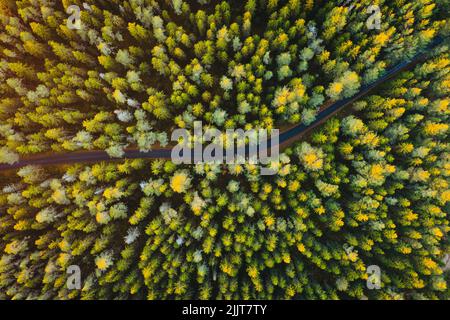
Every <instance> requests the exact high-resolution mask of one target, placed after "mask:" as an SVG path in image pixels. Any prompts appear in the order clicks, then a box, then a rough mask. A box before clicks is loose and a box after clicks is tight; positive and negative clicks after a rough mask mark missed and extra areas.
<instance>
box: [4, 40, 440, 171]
mask: <svg viewBox="0 0 450 320" xmlns="http://www.w3.org/2000/svg"><path fill="white" fill-rule="evenodd" d="M443 41H444V40H443V39H442V38H436V39H435V40H434V41H433V42H432V43H431V44H430V45H429V46H428V47H427V48H426V49H425V50H423V51H422V52H420V53H418V54H416V55H415V56H414V57H413V58H412V59H410V60H409V61H407V62H402V63H399V64H397V65H396V66H394V67H392V68H391V69H389V70H388V71H387V72H386V73H385V74H384V75H383V76H382V77H380V78H379V79H378V80H376V81H375V82H373V83H371V84H369V85H365V86H363V87H361V88H360V90H359V92H358V93H357V94H355V95H354V96H352V97H350V98H347V99H343V100H340V101H337V102H334V103H332V104H331V105H329V106H328V107H326V108H324V109H323V108H322V111H320V112H319V113H318V115H317V118H316V120H315V121H314V122H312V123H311V124H309V125H304V124H298V125H296V126H294V127H292V128H289V129H287V130H285V131H283V132H282V133H280V140H279V141H280V142H279V143H280V146H283V147H285V146H287V145H289V144H291V143H293V142H294V141H296V140H297V139H298V138H300V137H301V136H302V135H303V134H305V133H306V132H308V131H310V130H311V129H313V128H315V127H317V126H318V125H319V124H321V123H323V122H324V121H326V120H327V119H329V118H330V117H332V116H333V115H335V114H336V113H338V112H339V111H341V110H343V109H344V108H346V107H348V106H350V105H351V104H352V103H353V102H355V101H356V100H358V99H360V98H361V97H363V96H365V95H367V94H368V93H369V92H371V91H372V90H373V89H375V88H376V87H378V86H379V85H381V84H383V83H385V82H386V81H387V80H389V79H391V78H393V77H394V76H395V75H397V74H398V73H400V72H401V71H404V70H406V69H408V68H410V67H412V66H414V65H415V64H416V63H418V62H419V61H420V60H421V59H422V58H424V57H425V56H426V55H427V53H428V52H429V51H431V50H433V49H434V48H435V47H437V46H438V45H440V44H441V43H442V42H443ZM124 151H125V154H124V156H123V157H121V158H111V157H110V156H109V155H108V154H107V153H106V152H105V151H101V150H93V151H89V150H87V151H79V152H68V153H56V154H52V155H48V154H44V155H35V156H30V157H27V158H23V159H20V160H19V161H18V162H16V163H14V164H11V165H9V164H0V171H2V170H10V169H17V168H21V167H25V166H28V165H58V164H71V163H83V162H86V163H90V162H99V161H117V160H123V159H171V153H172V150H171V149H170V148H160V149H154V150H150V151H147V152H143V151H139V150H137V149H126V150H124Z"/></svg>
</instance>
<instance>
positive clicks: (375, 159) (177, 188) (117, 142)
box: [0, 0, 450, 300]
mask: <svg viewBox="0 0 450 320" xmlns="http://www.w3.org/2000/svg"><path fill="white" fill-rule="evenodd" d="M368 8H369V9H368ZM449 11H450V4H449V3H448V1H445V0H444V1H439V0H435V1H433V0H412V1H406V0H396V1H387V0H386V1H384V0H376V1H375V0H362V1H358V2H353V1H344V0H331V1H323V0H245V1H238V0H228V1H214V0H191V1H188V0H108V1H106V0H95V1H94V0H85V1H81V0H18V1H12V0H4V1H2V2H1V3H0V97H1V99H0V164H5V165H13V164H15V163H19V162H20V161H21V160H22V159H29V158H30V159H31V158H32V157H34V156H37V155H45V156H46V157H48V158H51V157H52V155H54V154H66V153H67V154H71V153H73V152H85V153H89V152H92V151H96V150H97V151H98V150H101V151H105V152H106V153H107V154H108V155H109V157H110V160H109V161H99V162H95V161H92V162H79V163H70V164H69V163H67V164H61V165H27V166H22V167H20V168H11V169H8V168H7V169H6V170H0V300H9V299H16V300H22V299H40V300H42V299H64V300H66V299H74V300H78V299H82V300H97V299H123V300H126V299H149V300H155V299H156V300H172V299H181V300H186V299H194V300H197V299H201V300H216V299H219V300H249V299H251V300H254V299H265V300H273V299H276V300H285V299H296V300H298V299H299V300H305V299H306V300H329V299H333V300H334V299H360V300H361V299H370V300H402V299H413V300H417V299H433V300H438V299H439V300H448V299H449V298H450V288H449V284H450V283H449V281H450V273H449V270H450V266H449V265H448V261H447V262H446V259H448V257H449V254H450V241H449V237H448V236H449V231H450V224H449V222H450V220H449V213H450V210H449V209H450V179H449V176H450V153H449V151H450V142H449V136H448V134H449V124H450V108H449V105H450V97H449V93H450V51H449V44H450V42H449V41H448V34H449V31H450V28H449V25H450V23H449V19H448V12H449ZM419 53H421V56H420V59H418V58H416V57H417V56H418V54H419ZM412 60H414V63H412V62H411V63H410V64H409V65H408V66H409V67H408V68H404V69H402V70H400V71H399V72H398V73H396V74H395V76H393V77H392V78H391V79H389V80H388V81H385V82H383V83H382V84H381V85H379V86H377V87H376V88H374V89H373V90H371V92H370V93H369V94H367V95H364V96H361V97H358V98H357V99H356V98H355V99H353V97H355V96H358V92H360V90H361V89H362V88H364V87H366V86H368V85H370V84H372V83H374V82H375V81H376V80H377V79H379V78H381V77H382V76H383V75H384V74H385V73H386V72H387V71H388V70H391V69H392V68H395V67H396V66H398V65H399V64H401V63H406V62H410V61H412ZM351 98H352V99H353V100H354V101H353V100H352V102H351V103H350V105H349V107H347V108H346V109H345V110H342V111H340V112H338V113H335V114H333V115H332V116H331V117H329V118H326V119H324V120H323V121H322V122H321V123H320V124H319V125H317V126H315V127H314V128H312V129H311V130H310V131H308V132H307V133H306V134H304V135H302V136H301V137H300V138H299V139H295V140H293V141H289V143H287V144H286V145H282V146H281V155H280V159H279V161H277V162H273V163H271V164H269V166H271V167H273V168H276V170H277V174H276V175H274V176H264V175H261V167H260V166H259V165H255V164H250V163H242V164H238V163H234V164H213V163H198V164H195V165H188V164H181V165H177V164H175V163H174V162H173V161H171V160H170V159H145V158H138V159H126V158H125V157H124V155H125V154H126V151H127V150H137V151H140V152H147V151H150V150H158V149H159V148H170V147H171V141H170V137H171V134H172V132H173V131H174V130H176V129H179V128H182V129H186V130H193V128H194V123H195V122H197V121H201V122H202V123H203V125H204V126H205V127H207V128H215V129H218V130H220V131H225V130H227V129H237V128H242V129H245V130H251V129H280V130H281V131H283V130H285V129H287V128H290V127H292V126H293V125H298V124H303V125H304V126H309V125H311V124H312V123H313V122H314V121H316V120H317V118H318V116H320V112H321V111H323V110H325V109H326V108H327V106H329V105H331V104H332V103H335V102H338V101H345V99H351ZM74 266H75V271H77V270H78V271H79V272H81V275H80V279H81V284H80V285H79V286H78V287H77V288H76V289H73V288H71V287H70V286H69V285H68V284H69V283H70V280H71V279H72V277H71V275H72V273H71V272H69V270H74ZM373 267H376V269H378V270H379V271H380V275H379V278H378V279H376V281H375V282H371V280H372V279H373V275H371V273H370V272H368V270H371V269H373ZM369 284H372V286H371V285H369ZM373 285H375V288H374V287H373Z"/></svg>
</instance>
